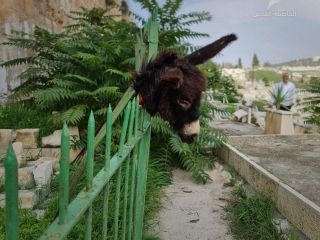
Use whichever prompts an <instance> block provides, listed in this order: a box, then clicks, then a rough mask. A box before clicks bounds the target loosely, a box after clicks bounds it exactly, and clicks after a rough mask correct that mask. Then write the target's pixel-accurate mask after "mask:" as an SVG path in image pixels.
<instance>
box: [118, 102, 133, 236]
mask: <svg viewBox="0 0 320 240" xmlns="http://www.w3.org/2000/svg"><path fill="white" fill-rule="evenodd" d="M134 110H135V98H134V99H133V101H132V104H131V113H130V120H129V128H128V143H129V144H131V143H132V132H133V123H134V116H135V115H134V114H135V112H134ZM130 162H131V157H130V156H129V157H128V158H127V159H126V172H125V180H124V196H123V217H122V237H121V239H122V240H125V239H126V234H127V209H128V189H129V173H130ZM131 181H132V179H131Z"/></svg>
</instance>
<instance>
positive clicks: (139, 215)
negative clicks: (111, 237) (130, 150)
mask: <svg viewBox="0 0 320 240" xmlns="http://www.w3.org/2000/svg"><path fill="white" fill-rule="evenodd" d="M150 135H151V128H150V127H149V128H148V129H147V130H146V132H145V134H144V136H143V137H142V139H141V142H140V144H139V150H138V166H137V190H136V198H135V216H134V221H135V222H134V223H135V224H134V240H141V239H142V231H143V215H144V200H145V191H146V182H147V178H146V176H147V175H146V172H147V169H146V168H147V163H148V159H149V147H150Z"/></svg>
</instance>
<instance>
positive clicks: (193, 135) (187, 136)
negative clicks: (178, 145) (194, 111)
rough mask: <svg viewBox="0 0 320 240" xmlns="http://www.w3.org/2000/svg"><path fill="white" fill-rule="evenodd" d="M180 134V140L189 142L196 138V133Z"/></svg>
mask: <svg viewBox="0 0 320 240" xmlns="http://www.w3.org/2000/svg"><path fill="white" fill-rule="evenodd" d="M180 136H181V140H182V141H183V142H185V143H188V144H190V143H193V142H194V141H195V140H196V138H197V136H198V134H192V135H184V134H182V135H180Z"/></svg>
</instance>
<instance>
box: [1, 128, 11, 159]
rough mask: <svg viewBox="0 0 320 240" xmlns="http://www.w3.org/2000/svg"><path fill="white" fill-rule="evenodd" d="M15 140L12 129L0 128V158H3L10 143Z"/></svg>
mask: <svg viewBox="0 0 320 240" xmlns="http://www.w3.org/2000/svg"><path fill="white" fill-rule="evenodd" d="M12 141H13V130H12V129H0V158H3V157H4V156H5V154H6V152H7V148H8V146H9V143H11V142H12Z"/></svg>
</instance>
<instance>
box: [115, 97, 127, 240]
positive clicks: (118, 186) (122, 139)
mask: <svg viewBox="0 0 320 240" xmlns="http://www.w3.org/2000/svg"><path fill="white" fill-rule="evenodd" d="M130 109H131V102H128V105H127V107H126V109H125V111H124V118H123V123H122V129H121V136H120V144H119V151H118V152H119V157H121V155H122V153H123V150H124V144H125V141H126V136H127V129H128V122H129V114H130ZM121 168H122V167H120V168H119V170H118V173H117V179H116V202H115V214H114V239H115V240H118V234H119V208H120V190H121V178H122V174H121Z"/></svg>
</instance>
